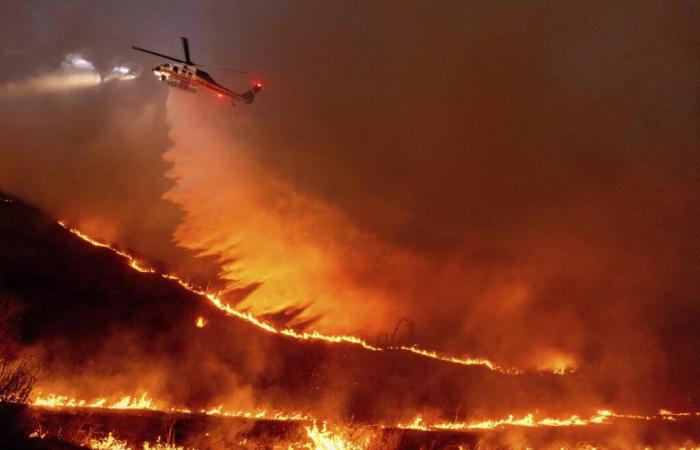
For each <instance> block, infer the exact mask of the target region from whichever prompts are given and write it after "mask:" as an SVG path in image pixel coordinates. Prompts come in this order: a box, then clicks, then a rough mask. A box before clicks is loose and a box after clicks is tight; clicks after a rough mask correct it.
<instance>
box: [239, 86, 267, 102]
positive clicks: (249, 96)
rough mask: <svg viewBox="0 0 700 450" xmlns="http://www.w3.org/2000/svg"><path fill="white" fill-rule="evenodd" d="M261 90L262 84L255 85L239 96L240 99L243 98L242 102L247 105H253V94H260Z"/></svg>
mask: <svg viewBox="0 0 700 450" xmlns="http://www.w3.org/2000/svg"><path fill="white" fill-rule="evenodd" d="M261 90H262V84H261V83H255V84H254V85H253V87H252V89H250V90H248V91H246V92H244V93H242V94H240V96H241V98H243V101H244V102H246V103H247V104H251V103H253V100H255V94H257V93H258V92H260V91H261Z"/></svg>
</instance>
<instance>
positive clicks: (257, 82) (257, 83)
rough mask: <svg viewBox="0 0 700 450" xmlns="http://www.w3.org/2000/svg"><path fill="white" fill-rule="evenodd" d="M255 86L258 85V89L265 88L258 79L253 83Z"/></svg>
mask: <svg viewBox="0 0 700 450" xmlns="http://www.w3.org/2000/svg"><path fill="white" fill-rule="evenodd" d="M253 87H256V88H258V89H262V88H263V84H262V83H261V82H259V81H256V82H255V83H253Z"/></svg>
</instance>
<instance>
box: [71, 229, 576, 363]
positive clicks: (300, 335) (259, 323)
mask: <svg viewBox="0 0 700 450" xmlns="http://www.w3.org/2000/svg"><path fill="white" fill-rule="evenodd" d="M58 224H59V225H60V226H61V227H63V228H65V229H66V230H68V231H69V232H71V233H72V234H74V235H75V236H77V237H79V238H80V239H82V240H84V241H85V242H88V243H90V244H92V245H94V246H96V247H101V248H106V249H109V250H111V251H112V252H114V253H116V254H117V255H119V256H121V257H123V258H124V259H126V261H127V263H128V265H129V267H131V268H132V269H134V270H137V271H138V272H142V273H158V272H157V271H156V270H155V269H154V268H152V267H148V266H147V265H145V264H143V263H142V262H140V261H138V260H137V259H136V258H135V257H134V256H132V255H130V254H129V253H127V252H125V251H123V250H120V249H118V248H115V247H113V246H112V245H110V244H106V243H104V242H100V241H97V240H95V239H93V238H91V237H90V236H88V235H86V234H85V233H83V232H82V231H80V230H77V229H75V228H71V227H69V226H67V225H66V224H65V223H63V222H61V221H59V222H58ZM158 274H159V275H160V276H161V277H163V278H165V279H168V280H172V281H175V282H176V283H178V284H179V285H180V286H182V287H183V288H185V289H187V290H188V291H190V292H192V293H194V294H196V295H199V296H201V297H204V298H206V299H207V300H208V301H209V302H210V303H211V304H212V305H214V306H215V307H217V308H218V309H219V310H221V311H223V312H225V313H226V314H228V315H230V316H234V317H237V318H239V319H243V320H245V321H247V322H249V323H251V324H253V325H255V326H256V327H258V328H260V329H262V330H264V331H266V332H268V333H273V334H280V335H283V336H288V337H290V338H293V339H298V340H304V341H307V340H320V341H325V342H330V343H335V344H340V343H345V344H351V345H357V346H360V347H362V348H364V349H365V350H370V351H373V352H381V351H387V350H395V351H405V352H410V353H413V354H415V355H419V356H422V357H425V358H431V359H435V360H439V361H443V362H447V363H451V364H459V365H463V366H482V367H486V368H488V369H490V370H493V371H496V372H501V373H504V374H508V375H518V374H522V373H524V372H525V371H524V370H523V369H519V368H514V367H503V366H501V365H499V364H496V363H494V362H493V361H490V360H488V359H486V358H473V357H463V358H459V357H455V356H450V355H444V354H440V353H438V352H436V351H431V350H425V349H421V348H419V347H417V346H398V347H391V346H390V347H377V346H375V345H372V344H370V343H368V342H367V341H365V340H364V339H362V338H360V337H357V336H351V335H327V334H322V333H319V332H318V331H311V332H307V331H296V330H293V329H291V328H277V327H274V326H273V325H270V324H269V323H267V322H265V321H263V320H261V319H259V318H257V317H256V316H254V315H253V314H251V313H248V312H241V311H238V310H236V309H234V308H233V307H232V306H230V305H228V304H226V303H224V302H223V301H222V300H221V298H220V297H218V296H217V295H216V294H212V293H210V292H206V291H204V290H202V289H200V288H198V287H196V286H194V285H192V284H190V283H188V282H186V281H184V280H182V279H181V278H179V277H177V276H176V275H172V274H169V273H158ZM201 319H202V326H204V319H203V318H201ZM199 323H200V321H199V319H197V322H196V325H197V326H198V327H200V325H199ZM200 328H201V327H200ZM542 371H545V372H548V373H552V374H558V375H564V374H566V373H570V372H571V371H568V372H567V371H564V370H561V369H560V368H556V369H542Z"/></svg>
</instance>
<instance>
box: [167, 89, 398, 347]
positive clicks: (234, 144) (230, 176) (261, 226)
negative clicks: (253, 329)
mask: <svg viewBox="0 0 700 450" xmlns="http://www.w3.org/2000/svg"><path fill="white" fill-rule="evenodd" d="M167 111H168V112H167V117H168V122H169V125H170V137H171V140H172V141H173V145H172V147H171V148H170V149H169V151H168V152H167V153H166V154H165V159H166V160H167V161H169V162H171V163H172V169H171V170H170V171H169V172H168V176H169V177H170V178H172V179H173V180H175V182H176V184H175V186H173V188H172V189H171V190H170V191H169V192H168V193H167V194H166V198H167V199H169V200H171V201H173V202H175V203H176V204H178V205H180V206H181V207H182V208H183V209H184V211H185V213H186V216H185V218H184V221H183V222H182V223H181V224H180V225H179V226H178V228H177V230H176V232H175V239H176V241H177V243H178V244H179V245H180V246H182V247H184V248H187V249H191V250H195V251H198V252H200V254H201V255H215V256H217V257H218V258H219V261H220V263H221V276H222V277H223V278H224V279H225V280H227V281H228V287H227V292H226V294H228V299H231V298H233V299H235V300H239V301H240V305H239V308H244V309H250V310H251V311H252V312H253V313H256V314H261V313H273V312H278V311H282V310H285V309H286V308H292V307H298V306H299V305H303V306H305V307H306V309H305V311H304V312H303V313H302V314H301V316H299V317H298V318H297V321H296V322H294V321H293V322H292V325H293V324H294V323H299V322H302V321H306V320H314V319H317V320H318V322H317V324H316V326H315V328H318V329H319V330H321V331H333V332H349V331H352V332H358V331H362V332H372V333H375V332H378V331H379V330H382V329H386V328H387V327H388V326H389V325H390V324H392V323H393V322H394V321H395V320H396V317H398V314H400V313H397V312H393V311H389V310H388V308H387V302H386V301H384V299H382V298H381V296H380V295H379V294H377V293H376V292H373V291H371V290H368V289H365V288H363V287H362V286H360V285H358V284H357V283H354V282H352V281H351V280H350V279H348V277H347V276H346V275H345V270H344V269H345V266H346V265H347V264H349V263H351V260H352V253H353V251H354V250H353V249H355V248H358V247H361V248H367V247H371V246H372V245H373V242H372V239H371V237H369V236H367V235H365V234H363V233H362V232H360V231H358V230H357V229H355V227H353V225H352V224H350V223H348V221H347V220H346V218H345V217H344V215H343V214H342V213H341V212H340V211H338V210H337V209H335V208H334V207H332V206H330V205H329V204H327V203H325V202H323V201H322V200H320V199H317V198H313V197H310V196H308V195H305V194H304V193H302V192H300V191H298V190H297V189H296V188H295V187H294V186H292V185H291V184H289V183H287V182H285V181H283V180H281V179H278V178H277V177H276V176H275V174H274V173H267V172H263V170H261V168H260V167H259V166H258V165H257V163H256V161H255V160H254V159H253V157H252V156H251V153H250V149H248V148H247V147H246V144H245V142H243V141H242V140H236V141H231V140H230V138H229V136H228V134H227V133H226V132H225V131H224V129H225V127H226V126H228V125H229V124H228V123H227V122H228V120H229V117H230V115H231V111H230V110H228V109H226V110H224V109H222V108H221V107H220V106H219V105H216V104H212V103H208V102H204V101H198V98H197V97H196V96H188V95H187V94H186V93H181V92H176V91H171V92H170V94H169V97H168V103H167ZM235 120H236V121H240V120H243V119H242V118H241V117H235ZM244 291H245V293H246V294H247V295H243V294H241V292H244ZM250 291H252V292H250ZM248 292H250V293H248ZM230 301H233V300H230ZM392 314H394V316H392Z"/></svg>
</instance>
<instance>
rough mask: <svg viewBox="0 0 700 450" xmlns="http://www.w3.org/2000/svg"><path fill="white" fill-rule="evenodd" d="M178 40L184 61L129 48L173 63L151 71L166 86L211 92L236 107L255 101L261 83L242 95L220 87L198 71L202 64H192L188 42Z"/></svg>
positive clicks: (204, 73) (184, 39) (239, 71)
mask: <svg viewBox="0 0 700 450" xmlns="http://www.w3.org/2000/svg"><path fill="white" fill-rule="evenodd" d="M180 39H181V40H182V49H183V50H184V53H185V60H184V61H183V60H182V59H178V58H173V57H172V56H168V55H163V54H162V53H156V52H154V51H151V50H147V49H145V48H141V47H133V46H132V47H131V48H133V49H134V50H138V51H140V52H145V53H150V54H151V55H156V56H160V57H162V58H166V59H169V60H170V61H174V63H163V64H159V65H157V66H155V67H153V68H152V69H151V71H152V72H153V74H154V75H155V76H156V77H157V78H158V79H159V80H160V81H162V82H164V83H165V84H167V85H168V86H172V87H179V88H182V89H185V90H188V91H194V92H196V91H198V90H200V89H201V90H203V91H207V92H211V93H213V94H214V95H216V96H217V97H219V98H224V97H227V98H229V99H231V103H232V104H233V106H236V102H243V103H246V104H250V103H253V100H254V99H255V94H257V93H258V92H260V90H262V87H263V85H262V83H260V82H256V83H253V87H252V88H251V89H250V90H248V91H246V92H244V93H242V94H239V93H237V92H234V91H232V90H231V89H229V88H227V87H225V86H222V85H221V84H219V83H217V82H216V80H214V78H212V77H211V75H209V74H208V73H206V72H205V71H203V70H202V69H199V67H203V66H202V64H197V63H194V62H192V60H191V59H190V43H189V40H188V39H187V38H186V37H181V38H180ZM178 63H179V64H178ZM219 69H221V70H229V71H232V72H237V73H247V72H244V71H242V70H235V69H226V68H219Z"/></svg>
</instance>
